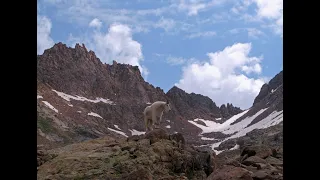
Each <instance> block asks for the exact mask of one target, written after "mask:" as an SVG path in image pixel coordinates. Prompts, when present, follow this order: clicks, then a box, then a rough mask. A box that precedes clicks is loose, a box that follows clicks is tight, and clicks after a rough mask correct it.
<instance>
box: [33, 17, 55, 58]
mask: <svg viewBox="0 0 320 180" xmlns="http://www.w3.org/2000/svg"><path fill="white" fill-rule="evenodd" d="M51 28H52V24H51V21H50V19H48V18H47V17H46V16H39V15H38V16H37V54H42V53H43V52H44V50H45V49H48V48H51V47H52V46H53V45H54V41H53V40H52V38H51V37H50V33H51Z"/></svg>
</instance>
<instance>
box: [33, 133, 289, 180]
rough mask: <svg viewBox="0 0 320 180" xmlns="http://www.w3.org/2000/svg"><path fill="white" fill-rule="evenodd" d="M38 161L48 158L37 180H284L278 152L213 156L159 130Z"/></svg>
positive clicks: (255, 148)
mask: <svg viewBox="0 0 320 180" xmlns="http://www.w3.org/2000/svg"><path fill="white" fill-rule="evenodd" d="M44 154H45V155H44ZM41 156H42V157H43V156H46V157H48V158H42V159H43V160H42V161H41V163H40V164H39V163H38V165H39V167H38V168H39V169H38V179H109V180H120V179H125V180H138V179H141V180H153V179H157V180H158V179H159V180H175V179H192V180H196V179H207V180H238V179H239V180H240V179H242V180H244V179H245V180H256V179H259V180H260V179H261V180H263V179H273V180H280V179H283V176H282V173H283V169H282V167H283V160H282V148H272V147H270V146H268V145H263V144H261V145H250V146H243V147H241V149H236V150H231V151H224V152H222V153H220V154H219V155H217V156H216V154H215V153H214V152H213V151H212V150H211V149H208V150H207V149H206V150H204V149H202V150H201V149H197V148H195V147H193V146H190V145H188V144H186V143H185V139H184V137H183V136H182V134H180V133H175V134H168V133H167V132H166V131H165V130H163V129H155V130H153V131H150V132H148V133H147V134H145V135H134V136H130V137H128V138H127V139H115V138H112V137H108V136H106V137H103V138H98V139H94V140H89V141H85V142H82V143H77V144H72V145H68V146H65V147H62V148H57V149H53V150H48V151H47V152H46V153H42V154H41ZM40 159H41V158H39V153H38V160H40ZM38 162H39V161H38Z"/></svg>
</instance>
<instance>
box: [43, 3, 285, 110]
mask: <svg viewBox="0 0 320 180" xmlns="http://www.w3.org/2000/svg"><path fill="white" fill-rule="evenodd" d="M282 4H283V0H130V1H129V0H38V5H37V9H38V15H37V24H38V28H37V29H38V32H37V37H38V40H37V51H38V52H37V53H38V54H42V53H43V51H44V49H48V48H50V47H52V46H53V45H54V43H58V42H63V43H65V44H67V45H68V46H71V47H74V46H75V44H76V43H84V44H85V46H86V47H87V49H90V50H93V51H94V52H95V53H96V55H97V56H98V58H100V60H101V61H102V62H105V63H111V62H112V60H113V59H115V60H117V61H118V62H120V63H127V64H132V65H137V66H139V68H140V70H141V72H142V75H143V77H144V78H145V80H146V81H148V82H150V83H151V84H153V85H154V86H159V87H161V88H162V89H163V90H164V91H165V92H167V91H168V90H169V89H170V88H171V87H173V86H174V85H176V86H178V87H180V88H181V89H184V90H185V91H186V92H189V93H190V92H195V93H199V94H203V95H206V96H209V97H210V98H211V99H212V100H213V101H214V102H216V104H217V105H218V106H220V105H221V104H223V103H232V104H234V105H236V106H239V107H241V108H243V109H245V108H249V107H250V106H251V105H252V103H253V100H254V98H255V97H256V95H257V94H258V93H259V91H260V88H261V86H262V85H263V83H265V82H268V80H270V78H272V77H273V76H275V75H276V74H277V73H278V72H280V71H281V70H282V61H283V58H282V51H283V48H282V46H283V40H282V26H283V13H282V9H283V5H282Z"/></svg>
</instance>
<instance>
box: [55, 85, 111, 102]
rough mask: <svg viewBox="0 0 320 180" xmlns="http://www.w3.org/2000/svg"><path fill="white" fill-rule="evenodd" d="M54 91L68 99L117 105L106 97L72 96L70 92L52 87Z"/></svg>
mask: <svg viewBox="0 0 320 180" xmlns="http://www.w3.org/2000/svg"><path fill="white" fill-rule="evenodd" d="M52 91H54V92H55V93H57V94H58V96H60V97H61V98H63V99H64V100H66V101H70V99H74V100H77V101H88V102H92V103H98V102H104V103H106V104H110V105H115V103H114V102H113V101H111V100H109V99H104V98H100V97H97V98H96V99H95V100H92V99H88V98H85V97H81V96H72V95H69V94H66V93H63V92H59V91H56V90H54V89H52Z"/></svg>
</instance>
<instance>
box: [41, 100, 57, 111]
mask: <svg viewBox="0 0 320 180" xmlns="http://www.w3.org/2000/svg"><path fill="white" fill-rule="evenodd" d="M42 102H43V103H44V104H45V105H46V106H47V107H49V108H50V109H52V110H53V111H55V112H56V113H58V112H59V111H58V109H56V108H54V107H53V106H52V105H51V104H50V103H48V102H47V101H42Z"/></svg>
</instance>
